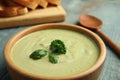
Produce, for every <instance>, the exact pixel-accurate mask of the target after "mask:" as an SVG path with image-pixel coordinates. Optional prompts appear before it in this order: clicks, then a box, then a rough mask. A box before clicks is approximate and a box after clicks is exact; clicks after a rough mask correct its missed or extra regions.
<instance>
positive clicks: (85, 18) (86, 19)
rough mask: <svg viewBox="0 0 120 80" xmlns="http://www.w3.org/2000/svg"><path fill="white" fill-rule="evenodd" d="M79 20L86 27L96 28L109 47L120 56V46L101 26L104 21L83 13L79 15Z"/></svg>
mask: <svg viewBox="0 0 120 80" xmlns="http://www.w3.org/2000/svg"><path fill="white" fill-rule="evenodd" d="M79 22H80V24H81V25H83V26H84V27H86V28H88V29H92V30H95V31H96V33H97V34H98V35H99V36H100V37H101V38H102V39H103V41H104V42H105V43H107V44H108V45H109V47H110V48H111V49H113V50H114V51H115V52H116V53H117V55H119V56H120V47H119V46H118V45H117V44H115V43H114V42H113V41H112V40H110V39H109V38H108V37H107V36H106V35H105V34H104V33H102V32H101V30H100V28H101V25H102V21H101V20H100V19H98V18H96V17H94V16H91V15H88V14H83V15H81V16H80V17H79Z"/></svg>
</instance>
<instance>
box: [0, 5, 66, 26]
mask: <svg viewBox="0 0 120 80" xmlns="http://www.w3.org/2000/svg"><path fill="white" fill-rule="evenodd" d="M65 18H66V12H65V10H64V8H63V7H62V6H57V7H48V8H45V9H36V10H34V11H31V12H29V13H27V14H25V15H21V16H16V17H9V18H0V28H10V27H18V26H23V25H30V24H38V23H46V22H57V21H63V20H65Z"/></svg>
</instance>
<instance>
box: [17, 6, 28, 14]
mask: <svg viewBox="0 0 120 80" xmlns="http://www.w3.org/2000/svg"><path fill="white" fill-rule="evenodd" d="M17 13H18V15H23V14H27V13H28V8H27V7H21V8H19V9H18V10H17Z"/></svg>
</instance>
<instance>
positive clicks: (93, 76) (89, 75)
mask: <svg viewBox="0 0 120 80" xmlns="http://www.w3.org/2000/svg"><path fill="white" fill-rule="evenodd" d="M51 28H57V29H68V30H74V31H77V32H80V33H83V34H85V35H87V36H89V37H91V38H92V39H93V40H94V41H95V42H96V43H97V45H98V48H99V50H100V55H99V58H98V60H97V62H96V63H95V64H94V65H93V66H92V67H91V68H89V69H88V70H86V71H84V72H81V73H79V74H76V75H72V76H66V77H45V76H38V75H33V74H30V73H28V72H25V71H24V70H21V69H19V68H18V67H17V66H16V65H15V64H14V63H13V62H12V60H11V57H10V52H11V48H12V47H13V45H14V44H15V43H16V41H18V40H19V39H20V38H22V37H23V36H25V35H27V34H29V33H32V32H35V31H39V30H44V29H51ZM4 56H5V60H6V63H7V67H8V71H9V74H10V76H11V78H12V80H61V79H62V80H63V79H64V80H66V79H68V80H73V79H74V80H76V79H77V80H97V79H98V77H99V74H100V72H101V70H102V68H103V64H104V62H105V58H106V47H105V45H104V43H103V41H102V40H101V38H99V37H98V36H97V35H96V34H95V33H93V32H92V31H90V30H88V29H85V28H83V27H80V26H76V25H71V24H59V23H49V24H42V25H37V26H33V27H30V28H28V29H25V30H23V31H21V32H19V33H17V34H15V35H14V36H13V37H12V38H11V39H10V40H9V41H8V43H7V44H6V46H5V49H4Z"/></svg>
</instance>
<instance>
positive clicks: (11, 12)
mask: <svg viewBox="0 0 120 80" xmlns="http://www.w3.org/2000/svg"><path fill="white" fill-rule="evenodd" d="M17 9H18V7H3V9H2V10H1V11H0V16H1V17H12V16H17Z"/></svg>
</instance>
